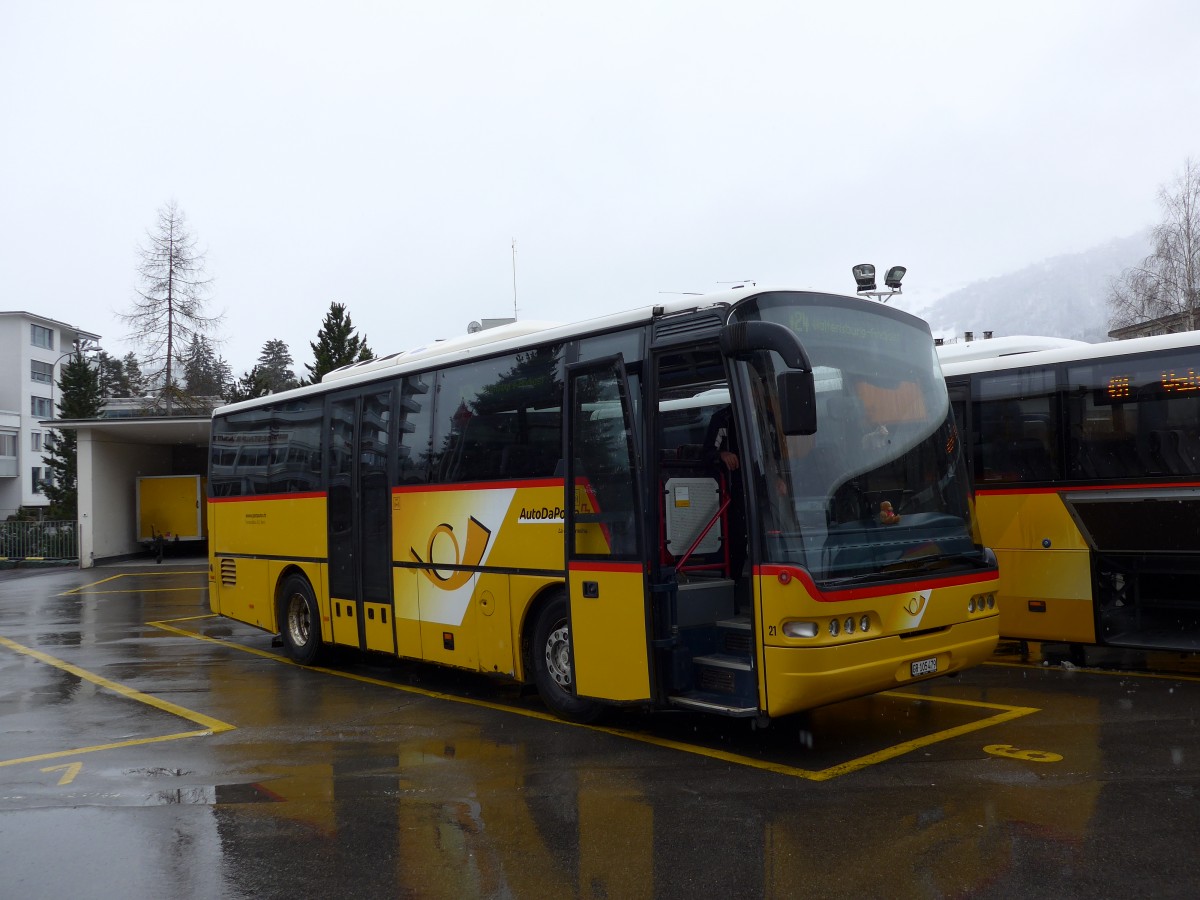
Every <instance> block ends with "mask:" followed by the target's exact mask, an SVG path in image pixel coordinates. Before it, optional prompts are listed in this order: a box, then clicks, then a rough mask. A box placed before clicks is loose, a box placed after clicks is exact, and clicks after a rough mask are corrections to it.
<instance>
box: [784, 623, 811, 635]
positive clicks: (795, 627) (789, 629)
mask: <svg viewBox="0 0 1200 900" xmlns="http://www.w3.org/2000/svg"><path fill="white" fill-rule="evenodd" d="M819 630H820V629H818V628H817V623H816V622H784V623H783V633H784V635H785V636H786V637H793V638H815V637H816V636H817V632H818V631H819Z"/></svg>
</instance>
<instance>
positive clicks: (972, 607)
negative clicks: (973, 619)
mask: <svg viewBox="0 0 1200 900" xmlns="http://www.w3.org/2000/svg"><path fill="white" fill-rule="evenodd" d="M967 612H968V613H973V612H975V598H974V597H972V598H971V599H970V600H968V601H967Z"/></svg>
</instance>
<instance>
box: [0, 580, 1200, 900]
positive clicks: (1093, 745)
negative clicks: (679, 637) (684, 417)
mask: <svg viewBox="0 0 1200 900" xmlns="http://www.w3.org/2000/svg"><path fill="white" fill-rule="evenodd" d="M195 571H198V570H197V569H194V568H193V569H184V570H178V567H177V570H174V571H172V570H162V571H153V570H152V571H150V572H147V571H145V570H122V571H121V572H118V573H114V572H110V571H107V570H106V571H105V574H103V575H101V576H100V577H97V575H96V572H95V571H93V572H91V573H79V572H57V573H47V574H43V575H39V576H37V577H28V578H21V579H6V580H0V638H2V639H3V643H2V644H0V679H2V680H3V684H4V685H5V688H6V689H5V692H4V696H3V697H2V698H0V734H3V737H2V738H0V747H2V748H3V750H2V752H0V798H2V799H0V849H3V850H4V854H5V859H6V864H5V869H6V880H7V881H8V883H10V884H12V885H17V886H19V888H20V893H21V894H22V895H25V896H37V895H41V896H65V895H77V896H113V895H117V894H124V895H125V896H128V897H150V896H161V895H162V892H163V889H164V885H168V884H170V885H174V887H173V888H172V891H173V892H174V893H177V894H178V895H180V896H200V897H203V896H214V897H216V896H222V897H225V896H247V897H249V896H255V897H260V896H268V897H269V896H284V895H287V896H297V895H300V896H305V895H310V896H311V895H315V894H317V893H318V892H322V893H324V894H326V895H329V896H350V895H353V896H371V895H397V894H399V895H403V896H414V897H443V896H444V897H451V896H453V897H464V896H478V897H541V896H564V895H565V896H587V897H596V896H606V897H673V896H689V895H695V894H697V893H699V892H703V894H704V895H706V896H708V895H720V894H734V893H736V894H738V895H742V896H829V897H840V896H863V895H870V894H880V893H886V894H887V895H889V896H895V897H930V896H948V895H961V894H970V895H972V896H982V897H991V896H996V897H999V896H1012V895H1014V894H1017V895H1020V896H1080V895H1083V894H1092V895H1096V896H1112V895H1116V894H1118V893H1128V894H1130V895H1134V894H1144V893H1152V894H1154V895H1155V896H1184V895H1188V896H1190V895H1191V893H1192V890H1191V887H1192V886H1193V877H1192V873H1191V863H1190V859H1191V849H1192V844H1193V842H1194V837H1195V835H1196V834H1200V805H1197V804H1196V802H1195V800H1196V788H1197V781H1198V776H1200V760H1198V759H1197V758H1196V755H1195V753H1194V751H1193V748H1194V747H1195V746H1196V745H1197V740H1196V738H1197V725H1196V721H1197V719H1198V716H1197V713H1198V712H1200V674H1198V673H1197V672H1196V668H1197V667H1196V665H1195V662H1194V660H1192V659H1190V658H1188V659H1182V660H1180V659H1175V660H1167V659H1149V658H1146V659H1144V660H1140V661H1139V660H1126V661H1125V662H1124V663H1123V665H1124V666H1125V668H1124V669H1121V670H1117V669H1114V668H1087V669H1081V668H1077V667H1073V665H1074V664H1072V663H1070V661H1069V660H1062V659H1058V658H1056V656H1055V654H1056V653H1057V652H1058V651H1057V650H1056V648H1053V647H1034V648H1029V649H1031V651H1032V652H1033V654H1034V655H1032V656H1031V657H1030V658H1029V660H1028V662H1022V659H1021V656H1020V654H1019V652H1018V651H1019V648H1018V647H1017V646H1015V645H1009V646H1006V647H1004V648H1003V649H1004V650H1005V651H1006V652H1005V653H1004V654H1003V655H1002V656H999V657H997V659H996V660H995V662H994V663H993V664H990V665H986V666H984V667H982V668H980V669H977V670H974V671H972V672H969V673H966V674H964V675H963V676H962V677H960V678H958V679H954V680H949V679H940V680H936V681H933V682H928V683H925V684H923V685H921V686H920V687H919V688H909V689H905V690H903V691H895V692H888V693H885V694H881V695H877V696H874V697H869V698H864V699H862V700H856V701H853V702H848V703H842V704H836V705H833V706H829V707H825V708H823V709H820V710H816V711H814V712H813V713H811V714H809V715H807V716H804V717H797V718H795V719H789V720H784V721H781V722H777V723H774V724H772V726H771V727H770V728H767V729H765V730H759V731H755V730H752V729H751V728H750V727H749V726H748V725H747V723H745V722H737V721H723V720H714V719H713V718H711V717H706V716H699V715H692V714H688V713H682V712H681V713H674V714H665V715H664V714H657V715H653V716H650V715H644V714H641V713H638V712H636V711H622V712H618V713H615V714H614V715H612V716H610V717H608V718H607V719H606V720H605V721H604V722H603V723H602V724H601V725H600V726H598V727H582V726H575V725H570V724H567V723H564V722H561V721H559V720H557V719H554V718H553V717H552V716H550V715H548V714H547V713H546V712H545V709H544V707H542V706H541V704H540V702H539V701H538V699H537V698H536V696H522V695H521V693H520V692H519V691H517V690H516V689H515V688H512V687H509V686H506V685H502V684H499V683H495V682H492V681H489V680H486V679H482V678H480V677H479V676H476V675H472V674H468V673H457V672H454V671H449V670H445V669H439V668H434V667H430V666H425V665H416V664H408V663H403V662H393V661H384V660H378V659H363V658H360V657H354V656H350V655H347V656H343V657H339V658H338V659H336V660H335V661H334V664H333V665H331V666H330V667H328V668H325V669H317V670H314V669H304V668H300V667H298V666H295V665H292V664H290V663H288V662H286V661H285V660H283V659H282V657H281V656H280V655H279V650H278V649H276V648H273V647H272V645H271V644H272V641H271V637H270V636H269V635H266V634H263V633H261V632H257V631H255V630H254V629H251V628H249V627H246V626H242V625H237V624H233V623H230V622H228V621H226V620H222V619H218V618H213V617H210V616H208V615H207V611H206V609H205V608H204V602H203V594H204V592H203V590H202V586H203V576H202V575H199V576H198V575H193V574H186V573H187V572H195ZM110 576H114V577H110ZM115 576H119V577H115ZM102 579H109V580H104V581H102ZM84 585H91V586H90V587H83V586H84ZM198 586H199V587H200V589H197V587H198ZM1038 654H1040V656H1039V655H1038ZM1064 661H1065V662H1066V663H1067V665H1063V664H1062V663H1063V662H1064ZM1172 661H1173V662H1177V663H1181V665H1179V666H1177V667H1175V668H1174V669H1166V668H1164V665H1165V664H1166V663H1167V662H1172ZM1090 662H1091V661H1090V660H1089V663H1090ZM1139 662H1141V663H1142V664H1144V665H1145V666H1150V665H1153V666H1154V667H1155V668H1154V669H1153V670H1150V669H1148V668H1146V669H1143V670H1141V671H1132V672H1131V671H1128V668H1129V667H1131V666H1135V665H1137V664H1138V663H1139ZM1043 663H1047V664H1043ZM1106 664H1107V663H1105V662H1103V661H1101V662H1099V663H1098V665H1106Z"/></svg>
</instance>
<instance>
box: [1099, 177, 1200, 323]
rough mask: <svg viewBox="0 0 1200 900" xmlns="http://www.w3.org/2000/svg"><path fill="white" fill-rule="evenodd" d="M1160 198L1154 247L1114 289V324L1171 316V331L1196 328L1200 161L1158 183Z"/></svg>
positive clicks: (1111, 297)
mask: <svg viewBox="0 0 1200 900" xmlns="http://www.w3.org/2000/svg"><path fill="white" fill-rule="evenodd" d="M1158 203H1159V206H1160V208H1161V209H1162V212H1163V221H1162V222H1161V223H1160V224H1159V225H1157V226H1156V227H1155V228H1154V231H1153V232H1152V238H1153V241H1154V252H1153V253H1151V254H1150V255H1149V256H1147V257H1146V258H1145V259H1144V260H1142V263H1141V265H1139V266H1134V267H1133V268H1130V269H1126V270H1125V271H1124V272H1122V273H1121V276H1120V278H1118V279H1117V280H1116V281H1114V282H1113V285H1112V288H1111V289H1110V291H1109V295H1108V305H1109V309H1110V317H1109V327H1110V328H1113V329H1117V328H1124V327H1127V326H1129V325H1137V324H1140V323H1143V322H1150V321H1153V320H1156V319H1164V318H1168V319H1169V321H1168V322H1164V323H1163V324H1164V327H1166V329H1167V330H1168V331H1194V330H1195V328H1196V325H1197V324H1198V322H1200V164H1197V163H1195V162H1193V161H1192V159H1191V158H1189V159H1188V160H1187V161H1186V162H1185V163H1184V168H1183V172H1182V173H1181V174H1180V175H1178V176H1177V177H1176V179H1175V181H1174V182H1173V183H1171V184H1170V185H1163V186H1161V187H1160V188H1159V189H1158Z"/></svg>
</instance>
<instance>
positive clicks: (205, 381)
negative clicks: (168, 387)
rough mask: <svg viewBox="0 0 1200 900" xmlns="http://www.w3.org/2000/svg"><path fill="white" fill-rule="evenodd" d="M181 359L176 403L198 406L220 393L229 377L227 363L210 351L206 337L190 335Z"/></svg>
mask: <svg viewBox="0 0 1200 900" xmlns="http://www.w3.org/2000/svg"><path fill="white" fill-rule="evenodd" d="M181 361H182V363H183V392H182V394H181V395H180V397H179V401H180V403H182V404H183V405H185V406H187V407H189V408H201V407H204V406H205V405H211V404H207V403H206V401H207V400H209V399H210V398H212V397H221V396H223V395H224V394H225V392H226V391H227V390H228V388H229V384H230V382H231V381H233V373H232V372H231V371H230V369H229V363H227V362H226V361H225V360H224V359H222V358H221V357H220V356H217V354H216V353H215V352H214V351H213V348H212V345H211V344H210V343H209V342H208V339H207V338H205V337H203V336H201V335H198V334H197V335H193V336H192V342H191V344H189V345H188V349H187V352H186V353H185V354H184V355H183V359H182V360H181Z"/></svg>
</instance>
